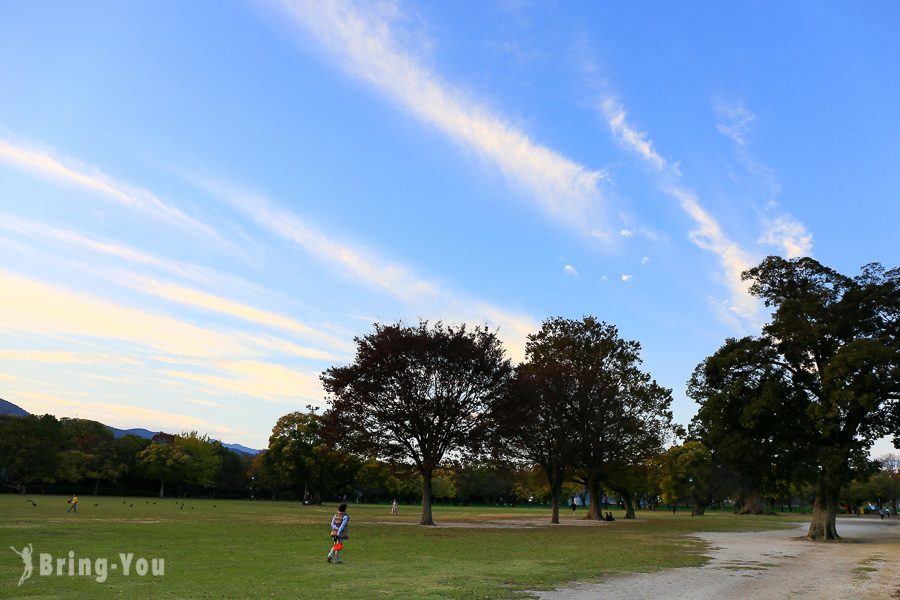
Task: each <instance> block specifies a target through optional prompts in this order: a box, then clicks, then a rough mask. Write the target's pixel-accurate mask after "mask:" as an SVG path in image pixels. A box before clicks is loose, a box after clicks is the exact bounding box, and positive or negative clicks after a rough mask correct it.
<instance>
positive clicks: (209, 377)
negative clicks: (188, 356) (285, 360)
mask: <svg viewBox="0 0 900 600" xmlns="http://www.w3.org/2000/svg"><path fill="white" fill-rule="evenodd" d="M216 366H217V367H220V368H222V369H223V370H224V373H222V374H212V373H197V372H192V371H185V370H175V369H172V370H165V371H163V374H165V375H167V376H169V377H177V378H181V379H185V380H188V381H192V382H194V383H196V384H199V385H201V386H203V387H204V388H212V389H213V390H219V392H220V393H225V394H233V393H239V394H243V395H245V396H249V397H252V398H260V399H263V400H266V401H269V402H276V403H281V402H288V401H298V400H303V401H310V402H315V403H321V401H322V399H323V398H324V392H323V390H322V385H321V382H320V381H319V378H318V374H317V373H304V372H301V371H298V370H296V369H291V368H288V367H285V366H284V365H279V364H272V363H262V362H257V361H231V362H221V363H217V364H216Z"/></svg>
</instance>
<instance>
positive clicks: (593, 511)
mask: <svg viewBox="0 0 900 600" xmlns="http://www.w3.org/2000/svg"><path fill="white" fill-rule="evenodd" d="M587 488H588V496H589V497H590V505H589V506H588V513H587V516H585V517H584V518H585V519H587V520H589V521H590V520H593V521H602V520H603V517H602V516H601V514H602V513H601V512H600V481H599V480H598V479H597V478H596V477H593V476H588V480H587Z"/></svg>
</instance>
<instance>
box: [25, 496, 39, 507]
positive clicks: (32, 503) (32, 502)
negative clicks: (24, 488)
mask: <svg viewBox="0 0 900 600" xmlns="http://www.w3.org/2000/svg"><path fill="white" fill-rule="evenodd" d="M25 502H31V505H32V506H37V504H35V503H34V500H31V499H30V498H29V499H28V500H25Z"/></svg>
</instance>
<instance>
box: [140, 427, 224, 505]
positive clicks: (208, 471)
mask: <svg viewBox="0 0 900 600" xmlns="http://www.w3.org/2000/svg"><path fill="white" fill-rule="evenodd" d="M217 444H218V443H211V442H210V441H209V438H208V437H206V436H199V435H197V432H196V431H191V432H187V433H184V434H182V435H177V436H165V438H164V439H161V440H159V441H154V442H153V443H151V444H150V445H149V446H147V447H146V448H144V449H143V450H142V451H141V452H140V453H139V454H138V462H139V463H140V465H141V467H142V468H143V469H144V473H145V474H146V476H147V477H149V478H152V479H156V480H158V481H160V497H162V496H163V491H164V486H165V483H167V482H168V483H171V484H175V485H182V484H195V485H199V486H201V487H210V486H212V485H213V484H214V483H215V477H216V474H217V472H218V469H219V465H220V464H221V462H222V459H221V456H220V455H219V453H218V451H217V449H216V445H217Z"/></svg>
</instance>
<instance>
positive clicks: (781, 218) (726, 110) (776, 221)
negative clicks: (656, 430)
mask: <svg viewBox="0 0 900 600" xmlns="http://www.w3.org/2000/svg"><path fill="white" fill-rule="evenodd" d="M713 110H714V112H715V114H716V129H718V130H719V132H720V133H721V134H722V135H724V136H725V137H727V138H729V139H730V140H732V141H733V142H734V145H735V152H736V154H737V157H738V159H739V160H740V162H741V163H742V164H743V166H744V168H745V169H746V170H747V172H748V173H750V174H751V175H753V176H755V177H757V178H758V179H759V180H760V181H761V182H762V185H763V186H764V188H765V190H766V193H767V194H768V195H769V197H768V198H767V199H766V202H765V203H764V206H765V213H766V214H765V216H763V218H762V234H761V235H760V238H759V241H760V242H761V243H763V244H768V245H770V246H774V247H776V248H778V249H779V250H781V251H782V252H783V254H784V256H786V257H787V258H796V257H800V256H809V255H811V254H812V246H813V244H812V240H813V235H812V233H810V232H809V231H808V230H807V229H806V227H805V226H804V225H803V224H802V223H800V222H799V221H798V220H797V219H795V218H794V217H792V216H791V215H789V214H786V213H785V212H784V211H783V210H781V207H780V206H779V203H778V200H777V198H778V196H779V195H780V194H781V191H782V188H781V183H780V182H779V181H778V178H777V177H776V176H775V172H774V171H773V170H772V169H771V168H769V167H768V166H767V165H765V164H763V163H761V162H759V161H758V160H757V159H756V158H754V156H753V154H752V153H751V150H750V146H751V142H750V137H751V135H752V133H753V125H754V123H755V122H756V120H757V119H756V115H754V114H753V113H752V112H751V111H750V110H748V109H747V108H746V107H745V106H744V104H743V102H727V101H724V100H721V99H720V100H717V101H715V102H714V103H713Z"/></svg>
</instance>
